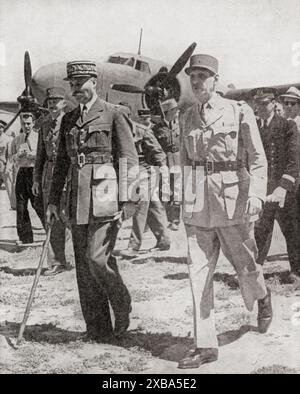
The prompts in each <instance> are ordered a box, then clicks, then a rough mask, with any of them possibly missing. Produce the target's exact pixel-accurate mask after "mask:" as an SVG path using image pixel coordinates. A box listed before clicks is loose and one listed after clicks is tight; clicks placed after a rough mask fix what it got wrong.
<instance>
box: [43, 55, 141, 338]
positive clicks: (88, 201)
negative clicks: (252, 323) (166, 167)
mask: <svg viewBox="0 0 300 394" xmlns="http://www.w3.org/2000/svg"><path fill="white" fill-rule="evenodd" d="M66 79H67V80H68V81H69V83H70V88H71V91H72V94H73V96H74V97H75V99H76V100H77V102H78V103H79V105H78V107H77V108H75V109H74V110H73V111H71V112H69V113H67V114H65V115H64V117H63V118H62V122H61V127H60V135H59V147H58V152H57V157H56V162H55V165H54V170H53V178H52V182H51V188H50V196H49V205H48V209H47V222H48V223H49V222H50V221H51V217H52V216H53V215H54V216H55V217H56V219H57V220H58V219H59V215H58V207H59V203H60V199H61V195H62V190H63V187H64V184H65V180H66V179H67V182H68V184H67V209H66V212H67V213H68V214H69V218H70V221H71V225H72V238H73V244H74V252H75V263H76V272H77V282H78V288H79V296H80V302H81V307H82V312H83V316H84V319H85V322H86V325H87V337H88V338H91V339H95V340H98V341H105V340H108V339H109V338H110V337H111V335H112V334H114V335H115V336H119V335H122V334H123V333H124V332H125V331H126V329H127V328H128V326H129V314H130V311H131V298H130V295H129V292H128V290H127V288H126V286H125V284H124V282H123V280H122V277H121V275H120V273H119V271H118V267H117V262H116V259H115V258H114V257H113V256H112V254H111V252H112V249H113V247H114V244H115V241H116V237H117V232H118V228H119V215H120V206H119V198H120V199H121V200H122V201H123V202H124V203H123V207H122V211H123V216H124V218H125V219H126V218H127V217H129V216H131V215H132V214H133V213H134V210H135V208H136V207H135V203H134V202H132V200H131V196H127V193H126V192H127V186H126V185H128V184H130V183H131V182H134V181H135V179H136V178H135V176H136V175H134V171H131V170H132V169H133V168H134V167H138V157H137V153H136V150H135V146H134V141H133V138H132V134H131V129H130V124H129V122H130V121H129V120H128V118H126V116H125V115H124V114H122V113H121V112H120V111H118V110H116V107H115V106H113V105H111V104H109V103H107V102H105V101H103V100H100V98H99V97H98V96H97V93H96V87H97V69H96V64H95V63H93V62H88V61H75V62H70V63H68V64H67V78H66ZM117 166H119V171H118V173H119V185H120V190H119V192H120V196H118V180H117V172H116V169H117ZM121 186H122V187H121ZM121 189H122V190H121ZM109 303H110V305H111V307H112V309H113V312H114V316H115V325H114V330H113V328H112V321H111V316H110V310H109Z"/></svg>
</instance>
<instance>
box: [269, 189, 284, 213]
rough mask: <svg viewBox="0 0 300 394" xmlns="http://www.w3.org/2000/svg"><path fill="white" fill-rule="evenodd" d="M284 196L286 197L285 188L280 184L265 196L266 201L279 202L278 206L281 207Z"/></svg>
mask: <svg viewBox="0 0 300 394" xmlns="http://www.w3.org/2000/svg"><path fill="white" fill-rule="evenodd" d="M285 197H286V189H284V188H283V187H281V186H278V187H276V189H275V190H274V191H273V193H272V194H269V195H268V196H267V199H266V201H267V202H275V203H277V202H278V203H279V207H280V208H283V207H284V203H285Z"/></svg>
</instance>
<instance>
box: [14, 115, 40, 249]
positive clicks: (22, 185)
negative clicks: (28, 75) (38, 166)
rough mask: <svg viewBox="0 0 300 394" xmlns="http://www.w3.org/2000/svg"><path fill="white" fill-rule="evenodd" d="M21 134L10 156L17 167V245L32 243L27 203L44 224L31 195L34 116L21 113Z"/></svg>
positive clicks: (34, 150)
mask: <svg viewBox="0 0 300 394" xmlns="http://www.w3.org/2000/svg"><path fill="white" fill-rule="evenodd" d="M20 118H21V127H22V132H21V133H20V134H19V135H18V136H17V137H16V138H15V139H14V140H13V141H12V143H11V154H12V155H13V158H14V161H15V164H16V165H17V167H18V172H17V179H16V201H17V232H18V236H19V241H17V243H22V244H31V243H33V232H32V226H31V220H30V216H29V212H28V201H30V202H31V206H32V207H33V208H34V209H35V211H36V213H37V215H38V216H39V218H40V220H41V222H42V223H43V222H44V215H43V213H42V212H41V211H40V210H39V209H37V208H36V205H35V198H34V195H33V193H32V186H33V169H34V163H35V158H36V153H37V144H38V133H37V132H36V130H35V129H34V115H33V114H32V113H31V112H23V113H21V115H20Z"/></svg>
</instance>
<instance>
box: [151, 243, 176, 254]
mask: <svg viewBox="0 0 300 394" xmlns="http://www.w3.org/2000/svg"><path fill="white" fill-rule="evenodd" d="M170 247H171V245H170V244H169V243H157V244H156V245H155V246H154V248H151V249H150V252H162V251H164V250H169V249H170Z"/></svg>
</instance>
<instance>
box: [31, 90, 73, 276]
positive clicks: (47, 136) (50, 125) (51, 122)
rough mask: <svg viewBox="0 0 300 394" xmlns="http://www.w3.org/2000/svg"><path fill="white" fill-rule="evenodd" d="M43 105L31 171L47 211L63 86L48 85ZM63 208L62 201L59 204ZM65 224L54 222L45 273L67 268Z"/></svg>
mask: <svg viewBox="0 0 300 394" xmlns="http://www.w3.org/2000/svg"><path fill="white" fill-rule="evenodd" d="M44 105H45V106H46V107H47V108H48V110H49V114H47V115H45V116H41V117H40V118H39V119H38V120H37V122H36V123H35V127H36V128H38V129H39V139H38V150H37V155H36V160H35V166H34V173H33V181H34V182H33V187H32V191H33V194H34V195H35V197H36V201H38V200H39V199H42V205H43V212H46V209H47V206H48V200H49V192H50V185H51V180H52V175H53V168H54V163H55V161H56V156H57V149H58V136H59V130H60V125H61V121H62V118H63V116H64V114H65V106H66V102H65V99H64V90H63V89H62V88H59V87H52V88H48V89H47V91H46V99H45V102H44ZM60 208H61V209H63V207H62V204H61V206H60ZM65 242H66V224H65V223H64V220H63V218H62V216H60V220H57V221H55V222H54V224H53V226H52V231H51V238H50V246H49V249H48V267H49V268H48V269H47V270H46V271H45V273H44V275H45V276H52V275H56V274H59V273H61V272H63V271H65V270H66V269H67V261H66V256H65Z"/></svg>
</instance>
